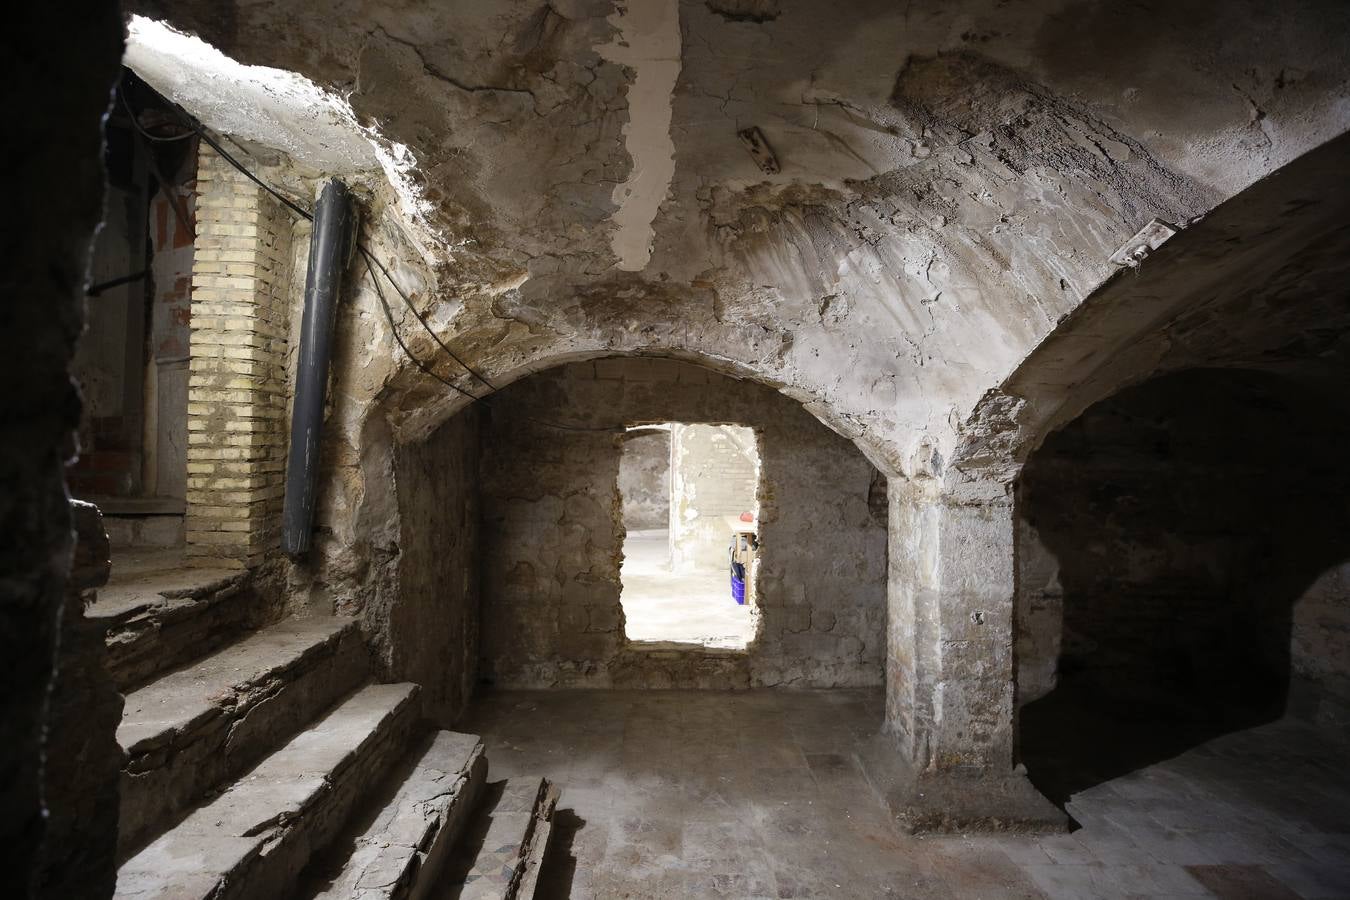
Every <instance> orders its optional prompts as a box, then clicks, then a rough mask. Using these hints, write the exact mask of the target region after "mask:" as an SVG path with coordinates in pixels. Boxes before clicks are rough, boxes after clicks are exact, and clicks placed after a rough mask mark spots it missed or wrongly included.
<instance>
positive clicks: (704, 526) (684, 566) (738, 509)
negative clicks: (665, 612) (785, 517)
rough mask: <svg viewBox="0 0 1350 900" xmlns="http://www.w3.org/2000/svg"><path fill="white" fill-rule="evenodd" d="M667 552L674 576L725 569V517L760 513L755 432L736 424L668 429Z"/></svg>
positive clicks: (685, 426)
mask: <svg viewBox="0 0 1350 900" xmlns="http://www.w3.org/2000/svg"><path fill="white" fill-rule="evenodd" d="M670 442H671V506H670V550H671V562H672V564H673V566H674V567H675V569H676V571H689V570H691V569H715V568H719V567H722V568H724V567H725V566H726V561H727V526H726V522H725V520H724V519H725V517H727V516H730V517H731V518H737V517H739V516H740V515H741V513H745V512H754V511H755V510H756V509H757V508H758V505H759V503H758V498H757V494H758V491H759V452H758V450H757V449H756V447H755V433H754V432H753V431H752V430H750V429H749V428H741V427H738V426H735V425H681V424H674V425H672V426H671V430H670Z"/></svg>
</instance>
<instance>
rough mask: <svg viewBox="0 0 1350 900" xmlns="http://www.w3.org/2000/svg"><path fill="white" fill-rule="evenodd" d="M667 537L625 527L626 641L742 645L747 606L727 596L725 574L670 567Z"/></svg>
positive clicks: (748, 628) (746, 637) (749, 624)
mask: <svg viewBox="0 0 1350 900" xmlns="http://www.w3.org/2000/svg"><path fill="white" fill-rule="evenodd" d="M669 536H670V532H668V531H666V530H665V529H651V530H644V531H630V532H628V535H627V537H626V538H625V539H624V544H623V553H624V561H623V566H622V568H621V569H620V577H621V578H622V579H623V593H622V595H621V597H620V599H621V601H622V603H623V613H624V617H625V618H626V620H627V623H626V625H625V631H626V633H627V635H628V638H629V640H634V641H677V642H680V643H691V644H701V645H703V646H705V647H726V648H742V647H745V646H746V645H747V644H749V643H750V639H751V638H753V637H754V636H755V623H754V620H753V618H752V617H751V610H750V607H749V606H738V605H737V604H736V603H735V602H734V601H733V600H732V599H731V585H730V576H729V575H728V573H727V572H724V571H706V572H705V571H699V572H693V573H690V574H678V575H677V574H675V573H673V572H671V570H670V547H669Z"/></svg>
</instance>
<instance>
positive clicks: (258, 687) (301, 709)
mask: <svg viewBox="0 0 1350 900" xmlns="http://www.w3.org/2000/svg"><path fill="white" fill-rule="evenodd" d="M367 667H368V661H367V658H366V650H365V645H364V642H363V641H362V639H361V634H360V631H359V629H358V628H357V625H356V622H355V621H354V620H352V619H348V618H333V617H316V618H310V619H290V620H287V621H284V622H280V623H278V624H276V625H272V626H270V627H268V628H264V629H263V630H262V631H259V632H257V633H255V634H253V635H251V636H249V637H247V638H245V639H244V640H242V641H240V642H239V643H237V644H234V645H232V646H230V647H227V648H226V649H224V650H222V651H220V652H218V653H216V654H214V655H213V656H208V657H207V658H205V659H203V660H201V661H199V662H197V663H196V664H194V665H192V666H189V667H188V668H185V669H179V670H178V671H176V672H172V673H170V674H168V675H164V676H162V677H161V678H160V679H159V680H157V681H153V682H151V683H150V684H149V685H147V686H145V687H144V688H141V689H140V690H138V691H135V692H133V693H130V694H128V695H127V697H126V703H125V705H124V707H123V710H122V724H121V725H120V727H119V728H118V729H117V741H118V743H119V744H121V746H122V749H123V750H125V751H126V753H127V764H126V767H125V768H124V769H123V771H122V785H121V791H122V812H121V819H120V823H119V829H118V831H119V833H118V846H119V851H120V856H119V858H121V859H125V858H126V857H127V856H129V855H130V854H131V853H133V852H135V851H136V850H138V849H140V847H141V846H142V845H143V844H144V843H145V842H146V841H148V840H149V839H151V838H153V837H155V836H156V835H158V834H159V833H161V832H162V831H163V830H164V829H165V828H167V827H168V826H169V825H170V824H172V819H173V818H174V816H175V815H176V814H178V813H180V812H182V811H183V810H185V809H187V808H188V807H189V806H191V805H192V804H193V803H196V802H197V801H199V800H200V799H201V798H202V797H204V796H205V795H206V794H207V792H208V791H210V790H212V789H213V788H216V787H218V786H220V785H222V784H224V783H225V782H227V781H228V780H229V779H231V778H234V777H236V776H238V775H239V774H241V773H242V772H244V771H246V770H247V769H248V767H249V766H252V765H253V764H254V763H256V762H258V760H259V759H261V758H262V757H263V756H264V755H265V754H266V753H267V752H268V751H269V750H272V749H274V748H276V747H277V746H278V745H279V744H281V743H283V742H284V741H286V740H287V739H289V738H290V737H291V736H292V735H294V734H295V733H296V732H297V731H299V730H300V729H301V728H302V727H304V725H305V724H307V723H309V722H311V721H313V720H314V718H315V717H316V716H317V715H318V714H319V713H321V712H322V711H323V710H325V709H327V708H328V707H330V706H332V705H333V704H334V703H335V702H337V700H338V699H339V698H341V697H343V696H345V695H346V694H348V693H350V692H351V691H352V690H353V689H355V688H356V686H357V685H359V684H361V683H362V682H363V681H364V680H365V677H366V671H367Z"/></svg>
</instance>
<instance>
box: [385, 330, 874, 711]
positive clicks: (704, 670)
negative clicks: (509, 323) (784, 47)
mask: <svg viewBox="0 0 1350 900" xmlns="http://www.w3.org/2000/svg"><path fill="white" fill-rule="evenodd" d="M489 377H491V376H489ZM494 382H495V383H499V384H500V382H501V379H494ZM545 395H546V396H545ZM541 397H543V399H541ZM560 398H578V399H577V405H576V407H575V408H571V409H568V408H562V404H561V403H560V402H558V401H559V400H560ZM522 410H524V411H523V412H522ZM544 419H547V420H548V421H552V422H562V423H565V424H567V425H569V426H576V427H578V428H588V429H594V428H601V427H605V426H609V425H612V424H614V421H618V420H621V421H622V422H624V423H627V424H632V423H633V422H640V421H643V420H647V419H652V420H655V421H690V422H710V423H735V424H740V425H747V426H749V427H752V428H754V429H755V430H756V433H757V437H758V438H759V443H760V453H761V461H762V465H763V466H764V472H765V474H764V479H765V481H764V483H765V484H772V485H775V487H773V488H772V489H771V492H770V495H769V496H768V499H767V501H765V500H764V494H761V502H762V503H764V502H767V509H768V514H767V515H766V517H765V518H764V519H762V521H761V524H762V526H763V527H762V532H761V537H762V538H764V539H765V540H766V542H767V543H769V544H771V545H773V547H774V549H773V550H771V551H769V552H766V553H765V555H764V556H763V557H762V560H763V562H764V568H763V569H762V575H761V578H762V583H763V585H765V591H764V592H763V595H762V598H763V599H762V602H761V604H760V607H759V608H760V611H761V613H762V615H763V617H764V618H763V622H764V623H765V624H764V625H762V626H761V628H760V633H761V638H762V639H761V640H758V641H756V642H755V643H753V644H752V646H751V648H750V649H749V651H746V652H731V653H727V652H720V651H712V650H706V649H700V650H696V651H695V650H691V649H690V648H658V650H660V652H647V653H644V652H641V651H642V648H640V647H637V646H635V645H633V644H631V642H629V641H627V640H626V639H624V637H623V632H622V627H621V625H622V613H621V612H620V611H619V610H620V607H619V601H618V580H617V579H618V570H617V561H616V554H617V553H618V552H619V550H618V544H617V543H616V540H617V536H618V535H619V533H620V532H621V530H622V524H621V518H620V517H619V515H618V499H617V490H618V486H617V467H618V458H619V454H620V450H619V445H620V443H621V440H622V437H623V435H622V433H611V432H609V431H599V432H590V433H577V432H573V431H571V430H570V429H569V430H567V431H555V430H552V429H549V428H547V427H544V426H543V425H542V424H541V421H542V420H544ZM612 420H614V421H612ZM630 420H631V421H630ZM384 438H385V439H386V440H389V441H390V444H389V446H388V448H387V455H388V456H389V458H390V461H389V463H388V466H387V469H386V470H385V472H384V477H383V478H382V479H381V483H385V482H386V481H392V485H391V486H389V487H382V488H381V489H380V500H381V502H383V503H384V504H385V505H386V506H387V507H389V508H390V509H391V510H392V511H393V513H394V519H393V522H394V524H393V525H392V526H391V532H390V534H389V535H387V536H386V540H387V541H388V542H389V545H390V547H391V548H392V550H391V553H390V559H389V563H388V572H387V574H386V577H385V578H384V579H383V581H382V582H381V583H379V584H378V585H377V589H376V597H375V598H374V599H372V600H371V601H370V604H369V605H368V607H367V611H366V619H367V622H368V628H369V630H371V631H372V632H373V633H374V636H375V637H376V643H377V645H379V646H382V647H383V649H384V651H385V655H386V664H387V665H388V666H389V668H390V670H391V672H392V674H394V675H395V676H396V677H412V678H416V680H417V681H418V682H419V683H421V684H423V685H424V688H425V689H426V690H427V691H428V696H429V697H430V698H431V700H432V701H433V703H435V702H437V701H438V700H443V701H444V703H445V708H444V713H445V714H446V715H447V716H450V715H453V711H454V710H455V709H456V708H457V707H458V706H459V705H460V704H461V703H462V700H463V698H464V697H466V696H467V694H468V691H469V688H470V687H471V684H472V680H473V675H472V671H473V669H474V668H475V663H476V657H471V656H469V655H468V654H470V653H473V652H476V650H475V648H476V647H477V646H479V645H480V644H481V645H482V646H484V647H485V649H484V650H483V658H484V659H487V660H490V661H492V660H497V657H499V656H500V657H501V660H500V661H499V662H498V663H494V664H493V666H492V667H491V668H492V670H493V671H492V673H491V674H492V675H493V677H494V678H495V679H496V680H497V682H498V683H500V684H504V685H506V686H515V687H521V686H534V687H540V686H547V685H557V686H591V687H596V686H609V685H614V686H629V687H632V686H653V687H663V686H664V687H671V686H684V687H723V688H726V687H750V686H771V685H779V684H783V685H791V684H801V685H808V686H817V687H830V686H865V685H879V684H880V682H881V675H882V660H883V659H884V656H885V652H886V650H885V640H884V622H885V612H886V605H885V591H886V582H885V541H886V523H885V522H882V521H879V520H878V519H877V518H876V517H875V516H874V515H873V512H872V509H871V507H870V506H869V498H870V496H871V494H872V493H873V491H874V490H875V478H874V476H875V473H876V469H875V468H874V467H873V466H872V465H871V464H870V463H869V462H868V461H867V460H866V458H865V457H864V456H863V455H862V454H861V453H858V452H857V448H856V445H854V444H852V443H851V442H849V441H847V439H845V438H843V437H842V436H840V435H838V434H836V433H833V432H831V431H830V430H829V429H827V428H825V427H823V426H822V424H821V423H820V422H819V420H818V419H817V418H816V417H815V416H813V415H812V414H811V413H810V412H809V411H807V410H805V409H803V408H802V405H801V404H799V403H797V402H796V401H794V400H793V399H792V398H790V397H787V396H784V395H783V394H782V393H780V392H775V391H773V390H771V389H769V388H767V387H766V386H764V385H763V384H762V383H761V382H760V381H759V380H757V379H747V378H741V379H736V378H733V377H731V376H727V375H725V374H722V373H720V372H717V371H716V370H712V369H708V368H707V367H703V366H699V365H695V364H692V363H690V362H688V361H687V360H674V359H671V358H670V357H654V356H652V355H650V354H647V355H632V354H619V355H615V354H609V355H605V356H597V355H593V354H591V355H585V356H584V357H582V358H570V359H569V360H568V361H567V362H565V363H562V364H559V365H555V366H551V367H548V368H543V369H540V370H539V371H538V372H535V373H532V374H530V375H524V374H521V375H520V376H519V377H517V378H516V379H514V381H513V382H512V384H511V385H505V384H501V392H500V393H499V394H497V395H495V397H494V405H493V406H492V407H491V408H490V410H488V411H487V412H486V413H480V412H476V411H474V410H473V409H466V408H464V407H461V409H460V410H459V411H458V412H457V413H452V414H449V415H447V416H446V418H445V419H444V421H443V422H441V424H439V425H437V426H435V428H433V429H432V430H431V431H430V432H429V434H428V435H427V437H425V438H422V439H420V440H418V439H414V440H408V441H404V442H401V443H399V442H396V441H393V440H392V434H390V433H386V434H385V435H384ZM479 447H481V448H482V450H481V453H482V457H481V460H480V459H479V456H478V453H479V450H478V448H479ZM555 457H558V458H557V459H555ZM503 460H504V461H503ZM606 466H608V467H609V468H606ZM610 469H612V470H613V471H610ZM475 480H476V481H475ZM470 482H474V483H473V484H470ZM536 494H538V496H536ZM762 512H763V510H762ZM465 516H467V517H468V518H470V519H473V518H475V517H476V520H477V522H479V523H480V527H481V536H482V540H481V541H480V542H479V543H477V545H476V547H474V546H470V547H465V546H464V545H463V544H462V543H461V542H459V541H458V539H457V537H456V535H457V534H458V532H459V531H462V530H464V529H463V517H465ZM540 516H543V518H542V519H540V518H539V517H540ZM544 522H547V524H541V523H544ZM531 529H533V531H531ZM770 532H772V534H770ZM522 535H525V536H524V537H522ZM469 540H470V543H471V544H472V541H473V540H474V539H473V538H470V539H469ZM807 541H810V542H812V547H813V552H814V553H816V554H819V555H820V556H821V557H822V559H824V560H825V562H823V563H821V564H817V563H816V562H814V561H813V560H814V559H815V557H814V556H808V555H804V554H802V553H800V552H796V551H794V550H793V549H792V548H798V550H799V549H800V547H801V546H803V545H804V543H805V542H807ZM855 557H856V558H855ZM475 568H476V569H477V571H478V572H479V573H480V581H479V582H478V586H477V588H476V589H475V588H474V587H472V586H467V585H465V584H464V583H463V582H462V581H461V580H460V578H461V576H460V575H459V574H458V573H460V572H461V571H462V570H466V569H475ZM564 570H565V571H564ZM489 579H491V580H490V581H489ZM513 586H514V587H513ZM516 588H519V589H518V590H517V589H516ZM450 601H453V602H450ZM536 601H538V604H543V605H540V606H537V605H536ZM611 601H612V602H611ZM432 605H437V606H439V607H444V608H446V609H447V615H449V612H448V610H449V607H450V606H454V607H455V608H457V609H460V608H470V609H471V608H474V607H475V606H476V605H481V606H482V608H484V609H485V610H487V611H495V610H498V609H508V608H509V609H515V610H517V613H515V614H513V615H515V618H510V619H508V620H505V621H506V624H504V625H502V626H501V628H504V629H507V636H498V635H497V633H498V631H500V630H501V629H500V628H495V622H496V619H492V618H490V617H488V616H487V613H486V612H485V613H484V617H483V619H482V620H481V621H482V628H483V630H482V631H478V630H477V629H478V627H479V626H478V624H477V623H471V622H467V621H463V622H462V623H461V624H462V627H460V626H453V625H452V626H448V627H443V626H446V622H445V620H444V619H442V618H437V617H434V616H433V617H430V618H428V617H427V615H426V611H427V609H429V608H431V606H432ZM419 610H420V611H419ZM456 615H458V614H456ZM503 615H505V613H503ZM578 615H580V616H581V617H582V618H583V619H585V621H580V622H575V621H573V620H574V619H576V617H577V616H578ZM536 616H543V617H544V618H543V619H541V620H540V621H541V622H542V624H541V626H540V628H541V629H542V630H540V629H534V630H538V631H539V633H538V634H537V635H535V634H533V632H532V625H533V623H534V621H535V617H536ZM433 619H434V620H435V621H433ZM489 626H494V627H489ZM573 626H575V627H573ZM441 632H444V633H443V634H442V633H441ZM438 634H439V637H437V635H438ZM494 636H497V637H496V638H494ZM490 638H494V639H493V640H489V639H490ZM428 640H432V641H438V642H439V643H440V645H443V646H450V645H453V646H454V650H453V654H463V655H460V656H456V658H455V660H453V661H451V662H447V659H446V658H445V657H438V656H437V652H438V651H436V650H434V648H430V647H428V646H426V643H427V641H428ZM560 642H561V643H560ZM535 644H538V648H536V649H537V651H538V652H534V651H532V650H530V648H531V647H533V646H534V645H535ZM494 647H498V648H500V647H518V648H519V649H520V653H519V654H515V655H510V656H506V655H503V654H502V653H499V652H498V651H496V650H493V648H494ZM526 651H530V652H526ZM517 657H519V658H517ZM447 666H448V667H449V668H450V669H453V670H454V671H450V672H448V673H447V671H446V668H447ZM447 678H448V679H449V680H448V681H447ZM442 682H444V684H443V683H442Z"/></svg>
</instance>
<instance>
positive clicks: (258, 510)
mask: <svg viewBox="0 0 1350 900" xmlns="http://www.w3.org/2000/svg"><path fill="white" fill-rule="evenodd" d="M197 181H198V186H199V188H198V189H199V198H198V201H197V241H196V254H195V257H194V261H193V267H192V341H191V356H192V362H191V376H190V380H189V382H188V463H187V474H188V479H187V551H188V559H189V561H190V562H191V563H192V564H195V565H209V566H229V567H243V566H248V565H253V564H255V563H257V562H259V561H260V560H261V559H262V557H263V554H264V552H265V551H266V550H267V549H268V548H269V547H272V546H274V545H275V544H276V542H277V540H278V534H279V527H280V517H281V502H282V495H283V491H284V479H285V468H286V375H285V365H286V334H287V312H286V278H287V272H288V261H289V259H290V240H291V225H292V222H291V218H290V215H289V213H288V212H287V211H286V209H285V207H283V206H282V205H281V204H280V203H279V202H277V201H276V200H275V199H274V198H273V197H272V196H271V195H269V194H267V193H266V192H265V191H263V190H262V189H261V188H259V187H258V186H257V185H255V184H253V183H252V182H251V181H249V180H248V179H247V178H245V177H244V175H243V174H242V173H240V172H238V171H236V170H235V169H234V168H233V167H232V166H230V165H229V163H227V162H225V160H223V159H222V158H221V157H220V156H218V155H217V154H216V153H215V152H214V151H212V150H211V149H210V148H209V147H206V146H205V145H203V146H202V149H201V155H200V158H199V163H198V170H197Z"/></svg>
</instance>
